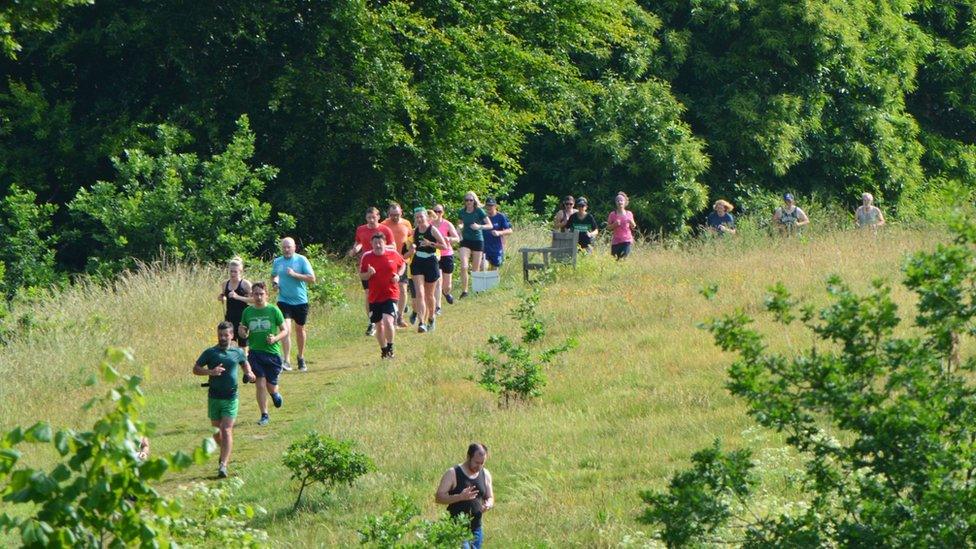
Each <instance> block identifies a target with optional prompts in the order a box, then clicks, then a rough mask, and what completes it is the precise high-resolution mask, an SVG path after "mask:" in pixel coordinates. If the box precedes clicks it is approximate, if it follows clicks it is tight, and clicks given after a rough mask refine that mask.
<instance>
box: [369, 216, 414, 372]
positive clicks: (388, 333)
mask: <svg viewBox="0 0 976 549" xmlns="http://www.w3.org/2000/svg"><path fill="white" fill-rule="evenodd" d="M370 242H371V244H372V249H371V250H370V251H368V252H366V253H364V254H363V258H362V259H360V260H359V278H360V279H361V280H363V281H364V282H366V283H367V286H368V288H367V291H366V300H367V301H368V302H369V320H370V322H372V323H373V324H376V327H377V329H376V340H377V341H379V343H380V358H393V336H394V335H395V334H396V326H395V325H394V322H396V316H397V301H398V300H399V299H400V279H401V278H403V272H404V271H405V270H406V268H407V264H406V262H404V261H403V256H401V255H400V254H399V253H397V252H396V251H394V250H390V249H388V248H387V247H386V236H385V235H384V234H383V233H381V232H376V233H375V234H374V235H373V236H372V238H371V239H370Z"/></svg>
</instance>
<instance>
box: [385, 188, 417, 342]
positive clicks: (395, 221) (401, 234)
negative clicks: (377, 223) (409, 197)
mask: <svg viewBox="0 0 976 549" xmlns="http://www.w3.org/2000/svg"><path fill="white" fill-rule="evenodd" d="M382 224H383V225H385V226H386V227H388V228H389V229H390V231H391V232H392V233H393V242H392V243H390V244H393V245H394V246H395V249H396V252H397V253H398V254H400V256H401V257H404V256H406V254H407V251H408V250H409V249H410V235H411V234H412V233H413V225H411V224H410V221H408V220H406V219H403V208H401V207H400V205H399V204H397V203H396V202H392V203H390V206H389V208H387V210H386V219H384V220H383V223H382ZM409 282H410V281H409V280H408V279H407V277H402V278H401V279H400V286H401V288H400V292H399V294H400V301H399V302H398V303H397V318H396V325H397V326H398V327H400V328H406V327H407V321H405V320H404V319H403V314H404V313H405V312H406V309H407V293H408V292H407V286H408V285H409Z"/></svg>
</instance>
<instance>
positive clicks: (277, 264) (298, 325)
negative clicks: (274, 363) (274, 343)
mask: <svg viewBox="0 0 976 549" xmlns="http://www.w3.org/2000/svg"><path fill="white" fill-rule="evenodd" d="M271 282H272V284H274V285H275V287H277V288H278V308H279V309H281V313H282V314H283V315H285V326H286V327H287V329H288V335H287V336H286V337H285V340H284V343H282V349H283V350H284V353H283V354H282V355H281V356H282V357H283V359H284V361H283V362H282V364H281V367H282V369H283V370H286V371H287V370H291V364H290V363H289V362H288V359H289V358H290V357H291V332H292V323H293V322H294V324H295V326H294V329H295V343H296V344H297V345H298V353H297V354H296V357H297V359H298V370H299V371H301V372H304V371H305V370H307V369H308V368H307V367H306V365H305V334H306V332H305V322H306V321H307V320H308V285H309V284H315V272H314V271H313V270H312V264H311V263H309V261H308V259H307V258H306V257H305V256H303V255H301V254H297V253H295V240H294V239H292V238H290V237H285V238H282V239H281V256H280V257H276V258H275V260H274V261H273V262H272V263H271Z"/></svg>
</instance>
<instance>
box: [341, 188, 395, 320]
mask: <svg viewBox="0 0 976 549" xmlns="http://www.w3.org/2000/svg"><path fill="white" fill-rule="evenodd" d="M378 232H379V233H383V236H385V237H386V241H387V242H393V231H391V230H390V228H389V227H387V226H386V225H382V224H380V210H379V208H374V207H370V208H367V209H366V224H365V225H360V226H359V227H357V228H356V241H355V242H353V244H352V248H350V249H349V253H348V254H347V255H349V257H356V258H357V259H362V258H363V254H365V253H366V252H368V251H369V250H370V249H372V247H373V244H372V243H371V239H372V238H373V235H374V234H376V233H378ZM360 282H362V283H363V297H364V298H366V297H367V296H368V294H369V284H368V283H367V282H366V281H365V280H361V281H360ZM364 302H365V303H366V318H367V319H368V318H369V317H370V314H369V299H368V298H367V299H364ZM366 322H367V324H366V336H367V337H369V336H372V335H373V334H374V333H375V332H376V325H375V324H373V322H372V321H370V320H367V321H366Z"/></svg>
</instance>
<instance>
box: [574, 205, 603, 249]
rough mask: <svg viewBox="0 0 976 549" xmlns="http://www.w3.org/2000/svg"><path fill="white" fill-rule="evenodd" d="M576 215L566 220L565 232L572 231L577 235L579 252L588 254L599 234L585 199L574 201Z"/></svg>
mask: <svg viewBox="0 0 976 549" xmlns="http://www.w3.org/2000/svg"><path fill="white" fill-rule="evenodd" d="M576 208H577V210H576V213H574V214H571V215H570V216H569V219H567V220H566V230H573V231H576V233H577V234H579V240H578V244H579V247H580V249H581V250H583V251H584V252H586V253H589V252H590V251H592V250H593V239H594V238H596V235H598V234H600V229H599V228H597V224H596V219H594V218H593V214H591V213H590V212H589V202H587V200H586V198H585V197H582V196H581V197H580V198H579V200H577V201H576Z"/></svg>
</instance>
